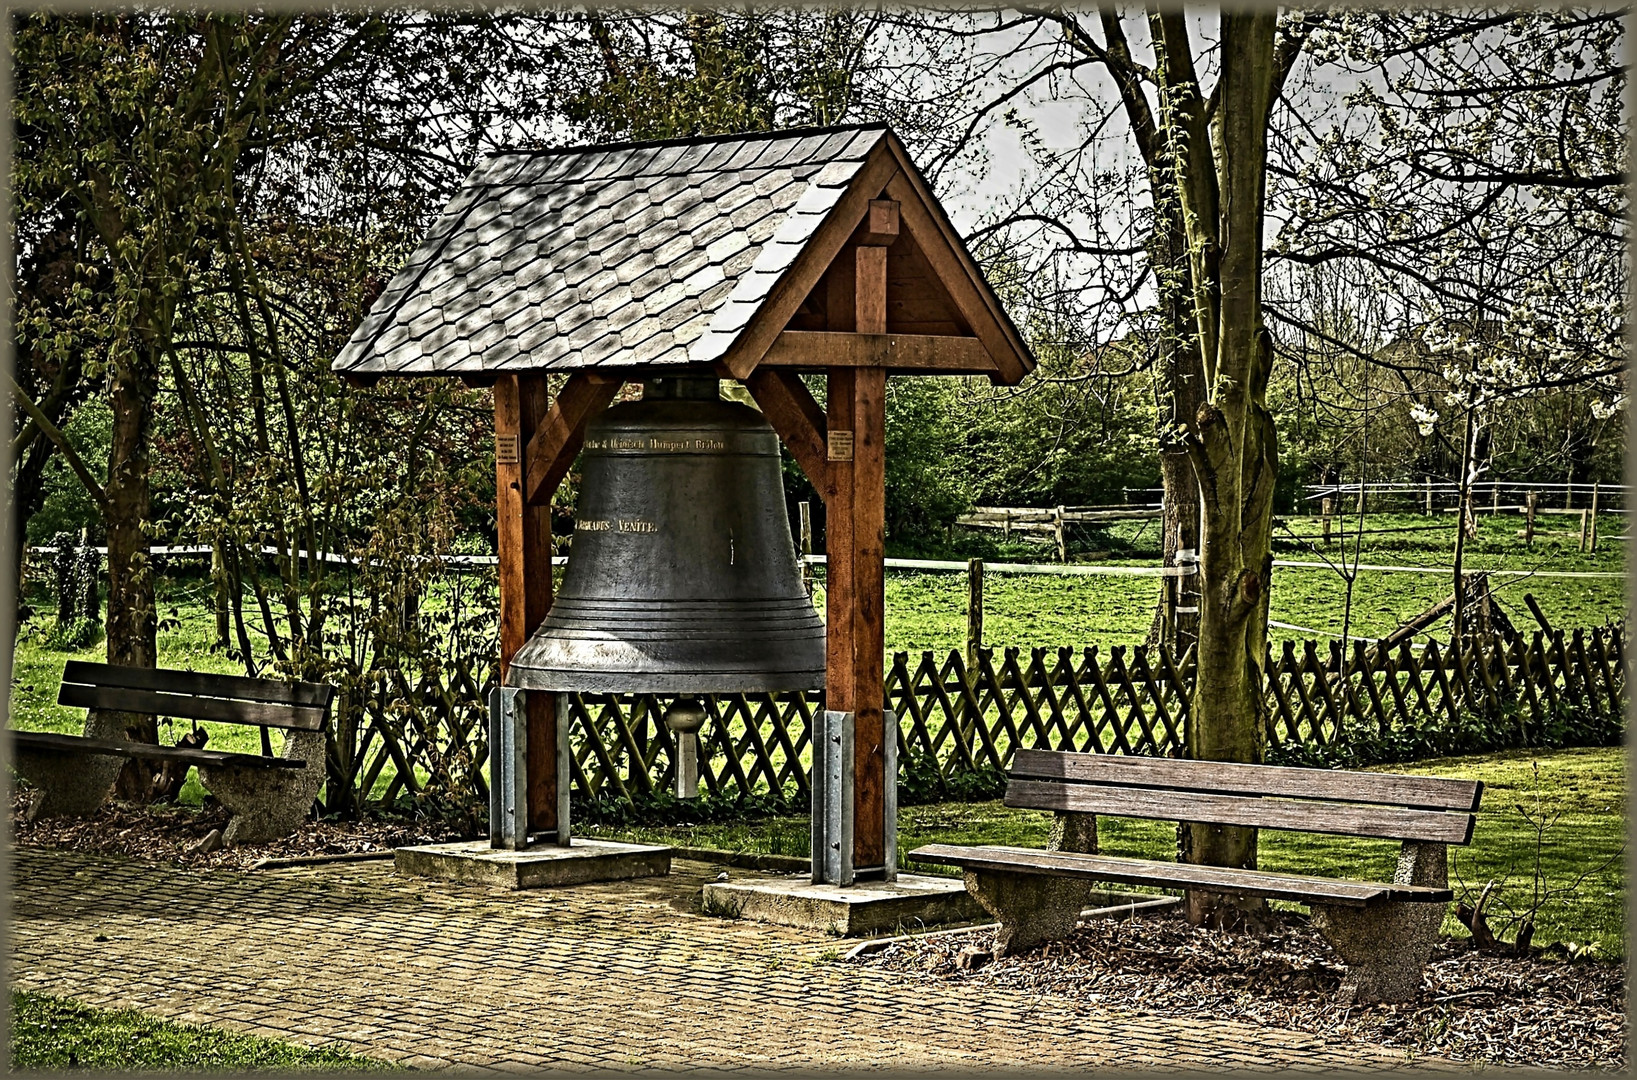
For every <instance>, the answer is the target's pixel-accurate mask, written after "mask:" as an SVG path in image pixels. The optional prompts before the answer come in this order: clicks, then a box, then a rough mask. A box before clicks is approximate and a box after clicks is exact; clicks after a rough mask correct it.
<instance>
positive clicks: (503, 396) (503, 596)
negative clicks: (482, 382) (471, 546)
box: [494, 375, 529, 683]
mask: <svg viewBox="0 0 1637 1080" xmlns="http://www.w3.org/2000/svg"><path fill="white" fill-rule="evenodd" d="M517 382H518V380H517V376H516V375H502V376H501V377H500V378H498V379H496V380H495V386H494V401H495V553H496V555H498V556H499V558H498V563H499V567H498V569H499V576H500V681H501V682H502V683H504V682H505V681H506V672H507V671H508V670H509V669H510V667H511V663H512V657H513V656H514V655H515V654H516V653H517V650H518V649H521V648H522V647H523V642H525V641H527V640H528V636H529V631H528V621H527V617H528V616H527V604H526V597H527V596H528V584H527V581H526V580H525V566H524V560H525V558H526V555H525V552H526V550H527V547H528V545H527V544H526V543H525V541H524V528H523V518H524V510H525V506H526V504H525V502H524V499H523V462H522V459H521V457H520V456H519V455H518V453H517V447H518V444H519V443H520V441H521V440H522V437H523V417H522V403H521V400H520V397H521V395H520V393H519V391H518V385H517Z"/></svg>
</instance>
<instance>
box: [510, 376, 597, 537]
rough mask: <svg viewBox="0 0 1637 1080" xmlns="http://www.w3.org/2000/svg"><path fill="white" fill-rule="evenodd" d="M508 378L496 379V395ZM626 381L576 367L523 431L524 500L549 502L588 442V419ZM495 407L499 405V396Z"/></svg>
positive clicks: (546, 504)
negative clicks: (529, 428)
mask: <svg viewBox="0 0 1637 1080" xmlns="http://www.w3.org/2000/svg"><path fill="white" fill-rule="evenodd" d="M521 377H523V378H539V377H540V376H537V375H536V376H521ZM505 381H506V379H505V377H502V378H501V379H500V380H498V381H497V382H496V383H495V387H496V394H497V395H498V394H499V393H500V391H499V386H500V383H502V382H505ZM624 381H625V380H624V379H623V378H622V377H621V376H618V375H607V374H602V373H600V372H597V373H594V372H588V371H576V372H575V373H574V374H573V375H570V376H569V379H568V382H567V384H565V385H564V386H563V389H562V392H561V393H559V394H558V395H557V400H556V401H554V402H553V403H552V405H551V410H550V411H549V412H548V413H546V415H545V417H544V418H543V419H542V420H541V421H539V423H538V425H537V426H535V428H534V430H533V431H523V432H520V435H521V436H522V441H523V442H524V444H525V445H526V446H527V448H528V449H527V451H526V453H525V454H524V463H525V464H524V469H523V472H524V475H525V477H526V479H525V481H524V486H523V495H524V500H523V501H524V502H526V503H528V504H530V505H533V506H549V505H550V503H551V496H552V494H553V493H554V492H555V491H556V490H557V485H558V484H560V483H562V482H563V477H565V476H567V475H568V470H569V468H570V467H571V466H572V465H573V464H574V456H575V455H576V454H578V453H579V452H580V446H581V444H582V443H584V442H585V426H586V423H587V422H588V421H590V420H591V418H592V417H594V416H596V415H597V414H598V413H600V412H602V411H603V410H604V409H606V408H607V407H608V403H609V402H611V401H613V400H614V395H615V394H618V393H619V392H620V387H621V386H622V385H623V384H624ZM495 407H496V408H497V409H498V408H499V407H500V402H499V397H498V396H497V397H496V399H495ZM497 422H498V420H497ZM497 434H498V429H497Z"/></svg>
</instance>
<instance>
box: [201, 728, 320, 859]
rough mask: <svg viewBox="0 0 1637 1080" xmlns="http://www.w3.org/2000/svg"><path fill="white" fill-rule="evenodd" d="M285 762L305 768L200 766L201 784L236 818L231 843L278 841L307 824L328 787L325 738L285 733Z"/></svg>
mask: <svg viewBox="0 0 1637 1080" xmlns="http://www.w3.org/2000/svg"><path fill="white" fill-rule="evenodd" d="M284 757H287V758H297V759H299V760H301V761H305V762H306V763H307V764H306V765H305V766H303V767H302V768H300V769H257V768H244V767H241V766H232V765H225V766H224V765H201V766H199V782H200V783H201V784H202V785H204V788H205V790H206V791H208V792H210V793H211V794H212V795H214V796H216V799H217V801H218V802H220V803H221V804H222V805H223V806H225V807H227V809H228V811H229V812H230V813H231V814H232V815H233V816H232V817H231V818H230V819H229V820H228V823H227V829H226V831H225V832H223V834H222V839H223V840H225V841H226V842H227V843H229V844H259V843H262V842H263V841H267V840H277V839H279V838H280V837H283V836H288V835H290V834H291V833H292V832H295V831H296V830H297V829H299V828H300V827H301V825H302V822H304V821H306V820H307V812H308V811H309V810H311V809H312V805H313V800H314V799H316V798H318V790H319V788H321V787H323V786H324V733H323V732H322V731H286V732H285V733H284Z"/></svg>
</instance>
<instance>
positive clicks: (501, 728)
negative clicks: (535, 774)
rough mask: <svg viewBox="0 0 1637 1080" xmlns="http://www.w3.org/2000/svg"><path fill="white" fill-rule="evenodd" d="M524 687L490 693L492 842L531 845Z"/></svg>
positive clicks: (514, 846)
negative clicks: (521, 697) (522, 697)
mask: <svg viewBox="0 0 1637 1080" xmlns="http://www.w3.org/2000/svg"><path fill="white" fill-rule="evenodd" d="M522 694H523V691H522V690H520V689H518V688H516V687H513V686H497V687H495V688H494V689H493V690H492V691H490V693H489V846H490V847H491V848H497V849H502V850H510V851H522V850H523V849H524V848H526V847H528V846H529V802H528V782H529V781H528V777H529V762H528V752H529V729H528V710H527V709H526V708H525V707H523V703H522V702H520V701H519V700H518V698H519V697H520V696H521V695H522Z"/></svg>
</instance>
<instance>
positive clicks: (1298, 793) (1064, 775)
mask: <svg viewBox="0 0 1637 1080" xmlns="http://www.w3.org/2000/svg"><path fill="white" fill-rule="evenodd" d="M1012 775H1013V776H1015V777H1018V778H1020V779H1030V780H1070V781H1075V782H1079V783H1097V784H1119V785H1126V786H1132V787H1164V788H1172V789H1176V790H1181V791H1202V792H1209V793H1212V794H1217V795H1271V796H1275V797H1284V798H1304V799H1324V800H1332V801H1338V802H1355V803H1369V804H1375V805H1379V806H1407V807H1414V808H1416V809H1418V810H1465V811H1470V810H1476V809H1478V802H1479V800H1480V799H1481V798H1482V797H1483V788H1484V786H1483V782H1482V781H1481V780H1446V779H1443V778H1441V777H1436V776H1406V775H1403V774H1401V773H1367V772H1343V771H1341V770H1339V769H1299V768H1295V767H1292V766H1288V765H1243V764H1237V763H1234V762H1227V761H1179V760H1174V759H1171V758H1145V757H1108V756H1106V755H1103V754H1052V753H1043V752H1041V751H1038V750H1027V751H1024V752H1023V753H1021V754H1019V755H1018V757H1017V759H1016V760H1015V761H1013V762H1012Z"/></svg>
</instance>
